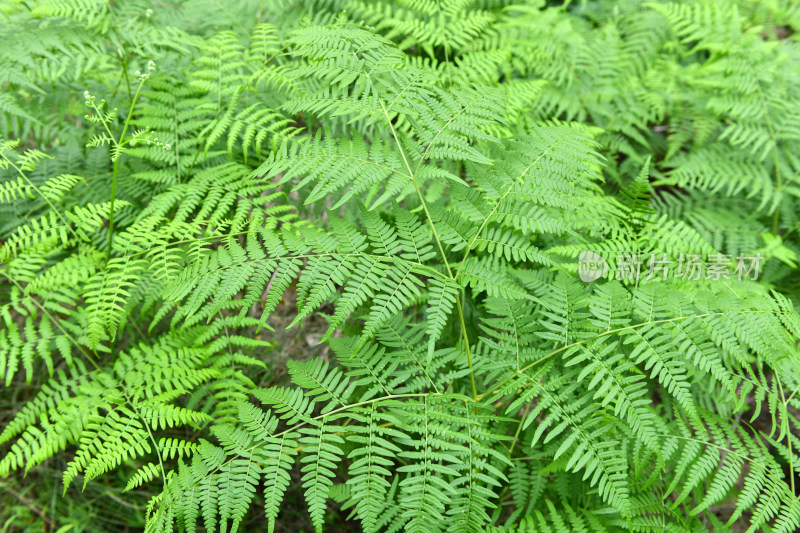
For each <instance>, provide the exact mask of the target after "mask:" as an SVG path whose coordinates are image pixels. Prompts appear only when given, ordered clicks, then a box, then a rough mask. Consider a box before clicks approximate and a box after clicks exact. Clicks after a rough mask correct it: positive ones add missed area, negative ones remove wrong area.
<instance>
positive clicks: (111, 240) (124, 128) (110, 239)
mask: <svg viewBox="0 0 800 533" xmlns="http://www.w3.org/2000/svg"><path fill="white" fill-rule="evenodd" d="M146 80H147V78H145V77H143V78H142V79H141V81H140V82H139V87H138V88H137V89H136V94H134V95H133V100H132V101H131V107H130V109H128V116H127V118H126V119H125V124H123V126H122V134H121V135H120V136H119V140H118V141H117V144H116V149H117V154H116V157H115V158H114V172H113V174H112V175H111V205H110V206H109V213H108V257H109V258H110V257H111V246H112V245H113V243H114V200H116V198H117V172H118V170H119V158H120V157H122V146H123V145H124V144H125V134H126V133H127V132H128V126H130V123H131V117H132V116H133V109H134V107H136V101H137V100H138V99H139V93H140V92H141V91H142V87H144V82H145V81H146Z"/></svg>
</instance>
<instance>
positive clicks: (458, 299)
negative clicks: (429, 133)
mask: <svg viewBox="0 0 800 533" xmlns="http://www.w3.org/2000/svg"><path fill="white" fill-rule="evenodd" d="M378 101H379V102H380V104H381V109H382V110H383V116H384V117H385V118H386V122H387V123H388V124H389V129H390V130H391V132H392V137H394V142H395V144H396V145H397V149H398V150H400V155H401V156H402V158H403V163H405V165H406V169H407V170H408V176H409V178H411V183H413V184H414V190H415V191H416V192H417V197H418V198H419V201H420V203H421V204H422V209H423V211H425V219H426V220H427V221H428V225H429V226H430V227H431V232H432V233H433V238H434V240H435V241H436V246H437V247H438V248H439V254H440V255H441V256H442V261H443V262H444V266H445V269H447V275H448V276H450V279H455V278H454V277H453V271H452V270H450V263H449V262H448V261H447V254H445V253H444V248H443V247H442V241H441V240H440V239H439V233H438V232H437V231H436V226H435V225H434V223H433V218H432V217H431V214H430V212H429V211H428V204H427V202H425V197H424V196H423V195H422V190H421V189H420V187H419V183H418V182H417V179H416V177H415V176H414V174H415V172H414V171H412V170H411V165H409V164H408V159H407V158H406V154H405V151H404V150H403V147H402V145H401V144H400V139H398V138H397V132H396V131H395V129H394V125H393V124H392V121H391V119H390V118H389V113H388V112H387V111H386V106H384V105H383V100H382V99H380V98H379V99H378ZM423 159H424V157H423ZM421 164H422V160H420V162H419V164H418V165H417V170H419V167H420V165H421ZM456 308H457V309H458V317H459V321H460V323H461V335H462V336H463V337H464V347H465V349H466V352H467V366H468V367H469V380H470V385H471V386H472V397H473V399H474V400H475V401H477V400H478V389H477V387H476V385H475V370H474V369H473V367H472V353H471V351H470V347H469V335H468V334H467V325H466V323H465V322H464V311H463V309H462V307H461V296H460V295H457V296H456Z"/></svg>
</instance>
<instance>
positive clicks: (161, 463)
mask: <svg viewBox="0 0 800 533" xmlns="http://www.w3.org/2000/svg"><path fill="white" fill-rule="evenodd" d="M122 393H123V394H124V395H125V400H126V401H127V402H128V405H130V406H131V409H133V412H134V413H136V416H138V417H139V420H141V421H142V425H143V426H144V427H145V429H146V430H147V434H148V435H149V436H150V442H152V443H153V451H154V452H155V454H156V455H157V456H158V466H159V468H161V481H162V483H163V485H164V488H166V487H167V471H166V470H165V469H164V461H163V460H162V459H161V450H159V449H158V443H157V442H156V438H155V437H154V436H153V432H152V431H151V430H150V424H148V423H147V420H145V418H144V417H143V416H142V414H141V413H140V412H139V409H138V408H137V407H136V404H135V403H134V402H133V401H132V400H131V398H130V396H128V391H127V390H125V388H124V387H123V389H122Z"/></svg>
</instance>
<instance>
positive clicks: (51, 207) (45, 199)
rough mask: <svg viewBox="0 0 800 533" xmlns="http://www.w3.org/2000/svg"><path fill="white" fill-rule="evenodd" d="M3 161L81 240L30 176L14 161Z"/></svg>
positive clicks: (7, 159) (76, 236)
mask: <svg viewBox="0 0 800 533" xmlns="http://www.w3.org/2000/svg"><path fill="white" fill-rule="evenodd" d="M3 160H4V161H5V162H6V163H8V164H9V165H10V166H12V167H14V170H16V171H17V174H19V175H20V176H21V177H22V179H23V180H25V182H26V183H27V184H28V186H29V187H30V188H31V189H33V190H34V191H36V194H38V195H39V196H40V197H41V198H42V199H43V200H44V201H45V202H47V206H48V207H49V208H50V210H51V212H52V213H55V214H56V216H57V217H58V218H60V219H61V221H62V222H63V223H64V226H66V227H67V229H68V230H69V231H70V232H71V233H72V234H73V235H74V236H75V238H76V239H79V238H80V237H79V236H78V234H77V233H76V232H75V230H74V229H72V225H71V224H70V222H69V221H68V220H67V219H66V218H64V215H63V214H61V211H60V210H58V209H56V206H55V205H53V202H51V201H50V199H49V198H48V197H47V196H45V195H44V193H42V191H41V190H40V189H39V187H37V186H36V184H35V183H33V182H32V181H31V180H30V178H28V176H26V175H25V173H24V172H23V171H22V168H20V167H19V166H18V165H16V164H15V163H14V162H13V161H11V160H10V159H9V158H7V157H5V156H3Z"/></svg>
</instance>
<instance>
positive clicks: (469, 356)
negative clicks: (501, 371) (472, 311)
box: [456, 295, 478, 402]
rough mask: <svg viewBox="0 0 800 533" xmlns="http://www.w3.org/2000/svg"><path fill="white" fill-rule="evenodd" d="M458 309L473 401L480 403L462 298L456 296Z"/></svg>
mask: <svg viewBox="0 0 800 533" xmlns="http://www.w3.org/2000/svg"><path fill="white" fill-rule="evenodd" d="M456 309H458V320H459V321H460V322H461V333H462V334H463V335H464V348H465V349H466V351H467V365H468V366H469V381H470V384H471V385H472V399H473V400H475V401H476V402H477V401H478V389H477V387H476V386H475V372H474V371H473V369H472V353H471V352H470V347H469V336H467V325H466V323H465V322H464V310H463V308H462V307H461V296H460V295H458V296H456Z"/></svg>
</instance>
